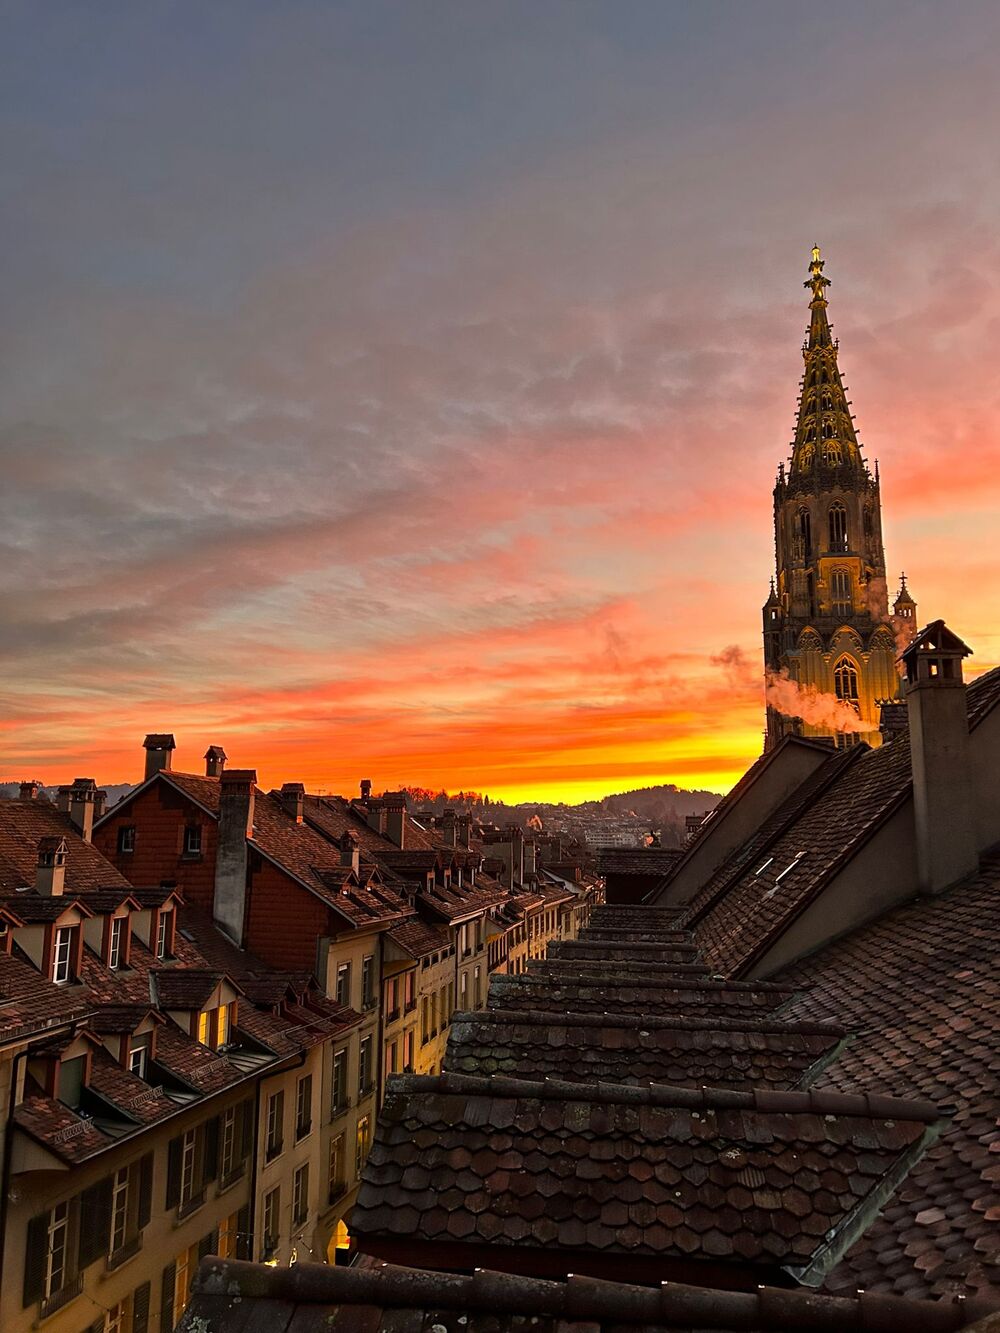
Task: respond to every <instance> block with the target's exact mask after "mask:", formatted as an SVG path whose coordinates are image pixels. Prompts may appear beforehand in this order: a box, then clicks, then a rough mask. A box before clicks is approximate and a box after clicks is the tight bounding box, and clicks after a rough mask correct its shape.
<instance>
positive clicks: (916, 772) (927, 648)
mask: <svg viewBox="0 0 1000 1333" xmlns="http://www.w3.org/2000/svg"><path fill="white" fill-rule="evenodd" d="M971 651H972V649H971V648H969V647H967V646H966V644H964V643H963V642H962V640H961V639H960V638H959V637H958V635H957V634H953V633H952V632H951V630H950V629H948V627H947V626H946V625H945V623H944V621H943V620H935V621H933V622H932V623H931V624H930V625H928V626H927V628H926V629H925V630H922V631H921V632H920V633H919V634H918V635H917V636H916V638H915V639H914V640H913V642H912V643H911V644H910V646H909V647H908V648H907V649H906V650H905V651H904V652H903V654H902V661H903V663H904V665H905V667H906V707H907V716H908V717H909V722H910V762H911V765H912V768H913V820H914V826H915V830H916V849H917V878H918V884H919V888H920V891H921V893H925V894H932V893H939V892H940V891H941V890H942V889H946V888H947V887H948V886H949V885H951V884H954V883H955V881H956V880H959V879H962V878H963V877H964V876H965V875H969V874H972V873H973V872H974V871H976V870H977V869H978V867H979V856H978V848H977V846H976V832H975V829H976V822H975V808H974V805H973V790H972V761H971V755H970V752H969V715H968V711H967V706H966V698H965V683H964V681H963V680H962V658H963V657H967V656H968V654H969V653H970V652H971Z"/></svg>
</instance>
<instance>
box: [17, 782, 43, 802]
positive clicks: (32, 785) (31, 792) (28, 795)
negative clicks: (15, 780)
mask: <svg viewBox="0 0 1000 1333" xmlns="http://www.w3.org/2000/svg"><path fill="white" fill-rule="evenodd" d="M40 786H41V784H40V783H38V782H22V783H21V789H20V791H19V792H18V794H17V799H18V800H19V801H34V800H35V799H36V798H37V796H38V788H39V787H40Z"/></svg>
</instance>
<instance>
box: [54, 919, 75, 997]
mask: <svg viewBox="0 0 1000 1333" xmlns="http://www.w3.org/2000/svg"><path fill="white" fill-rule="evenodd" d="M72 961H73V929H72V927H71V926H59V927H58V928H57V930H56V935H55V941H54V942H53V945H52V980H53V982H54V983H55V984H56V985H57V986H65V985H66V983H67V982H68V981H69V980H70V979H71V976H72V972H71V965H72Z"/></svg>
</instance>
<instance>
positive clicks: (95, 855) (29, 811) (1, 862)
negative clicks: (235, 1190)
mask: <svg viewBox="0 0 1000 1333" xmlns="http://www.w3.org/2000/svg"><path fill="white" fill-rule="evenodd" d="M60 836H61V837H65V839H66V892H67V893H68V894H73V893H83V892H85V891H86V890H88V889H102V888H115V889H119V888H123V889H127V890H131V887H132V886H131V885H130V884H129V882H128V880H127V879H125V878H124V876H122V875H121V874H120V873H119V872H118V871H117V870H116V869H115V867H114V866H113V865H112V864H111V862H110V861H107V860H105V858H104V857H103V856H102V855H101V853H100V852H99V851H98V850H97V848H96V847H95V846H94V845H93V844H92V843H89V842H84V841H83V839H82V838H81V837H80V836H79V834H78V833H77V830H76V828H75V826H74V824H73V822H72V820H71V819H70V817H69V815H67V814H63V813H62V812H61V811H59V810H57V809H56V808H55V806H54V805H49V803H48V802H47V801H3V802H0V896H5V895H7V894H8V893H9V894H13V893H14V892H15V891H16V890H17V889H19V888H23V887H24V885H26V884H30V885H32V886H33V885H34V883H35V872H36V870H37V867H38V843H39V839H41V838H46V837H60Z"/></svg>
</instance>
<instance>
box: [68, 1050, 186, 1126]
mask: <svg viewBox="0 0 1000 1333" xmlns="http://www.w3.org/2000/svg"><path fill="white" fill-rule="evenodd" d="M87 1087H88V1090H89V1091H91V1092H93V1093H96V1094H97V1095H98V1096H99V1097H100V1098H101V1099H102V1100H103V1101H105V1102H107V1104H108V1106H110V1107H112V1108H113V1109H114V1110H115V1111H116V1112H117V1113H118V1115H119V1117H120V1118H123V1119H127V1120H130V1121H132V1122H133V1123H134V1124H136V1125H141V1124H152V1123H153V1122H154V1121H156V1120H160V1119H162V1118H163V1117H164V1116H167V1115H172V1114H173V1113H174V1112H175V1111H176V1110H177V1109H178V1108H177V1103H176V1102H175V1101H173V1100H172V1099H171V1098H170V1097H168V1096H167V1095H166V1094H165V1093H164V1092H163V1091H162V1089H160V1088H159V1087H158V1085H156V1084H153V1085H150V1084H149V1083H147V1082H146V1081H145V1080H143V1079H141V1078H137V1077H136V1075H135V1074H133V1073H131V1072H130V1071H129V1070H127V1069H123V1068H122V1067H121V1065H119V1064H117V1063H116V1061H114V1060H113V1059H112V1058H111V1056H110V1055H109V1054H108V1053H107V1051H105V1050H103V1049H101V1050H97V1051H95V1052H94V1056H93V1061H92V1063H91V1076H90V1081H89V1083H88V1084H87Z"/></svg>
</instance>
